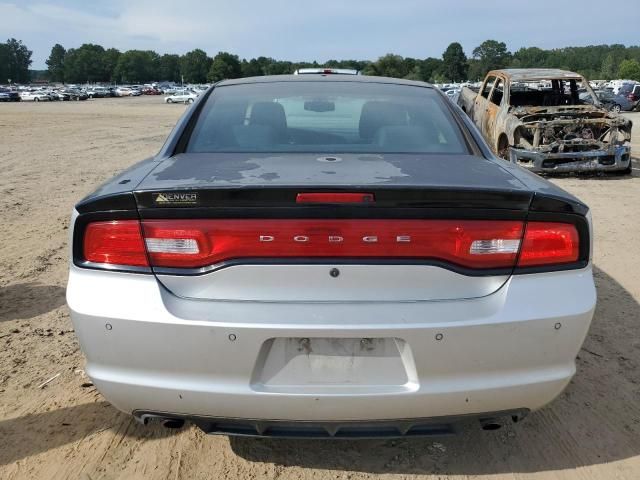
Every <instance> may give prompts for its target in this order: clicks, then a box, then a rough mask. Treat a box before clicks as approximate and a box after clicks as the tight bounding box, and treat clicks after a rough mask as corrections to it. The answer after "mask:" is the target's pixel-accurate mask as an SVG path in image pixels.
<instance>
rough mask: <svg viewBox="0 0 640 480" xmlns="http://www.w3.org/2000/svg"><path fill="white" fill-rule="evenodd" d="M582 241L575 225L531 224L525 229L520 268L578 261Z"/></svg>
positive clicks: (519, 260)
mask: <svg viewBox="0 0 640 480" xmlns="http://www.w3.org/2000/svg"><path fill="white" fill-rule="evenodd" d="M579 256H580V241H579V235H578V230H577V229H576V227H575V225H571V224H568V223H554V222H529V223H527V226H526V228H525V234H524V240H523V241H522V251H521V252H520V258H519V259H518V266H519V267H535V266H544V265H558V264H567V263H573V262H576V261H578V258H579Z"/></svg>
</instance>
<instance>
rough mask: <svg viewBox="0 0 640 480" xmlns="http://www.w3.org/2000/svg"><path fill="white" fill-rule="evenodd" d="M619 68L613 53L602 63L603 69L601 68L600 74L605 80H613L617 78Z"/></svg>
mask: <svg viewBox="0 0 640 480" xmlns="http://www.w3.org/2000/svg"><path fill="white" fill-rule="evenodd" d="M616 73H617V68H616V62H615V58H614V56H613V54H612V53H609V54H608V55H607V56H606V57H605V58H604V60H603V61H602V67H601V68H600V74H601V75H602V78H603V79H605V80H611V79H612V78H613V77H615V76H616Z"/></svg>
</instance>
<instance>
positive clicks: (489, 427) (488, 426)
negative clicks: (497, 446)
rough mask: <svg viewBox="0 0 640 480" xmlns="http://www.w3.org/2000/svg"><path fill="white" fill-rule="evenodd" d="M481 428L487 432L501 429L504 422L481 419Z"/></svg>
mask: <svg viewBox="0 0 640 480" xmlns="http://www.w3.org/2000/svg"><path fill="white" fill-rule="evenodd" d="M480 428H482V430H484V431H485V432H490V431H494V430H500V429H501V428H502V424H501V423H498V422H496V421H495V420H481V421H480Z"/></svg>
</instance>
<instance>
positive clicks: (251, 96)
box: [186, 81, 469, 153]
mask: <svg viewBox="0 0 640 480" xmlns="http://www.w3.org/2000/svg"><path fill="white" fill-rule="evenodd" d="M444 101H446V100H443V99H442V98H441V97H440V95H439V94H438V93H436V92H435V91H434V90H433V89H430V88H423V87H413V86H406V85H393V84H379V83H364V82H334V81H332V82H326V81H325V82H323V81H316V82H314V81H308V82H306V81H305V82H275V83H255V84H241V85H229V86H221V87H218V88H216V89H215V90H214V91H213V92H212V94H211V96H210V97H209V98H208V99H207V102H206V104H205V105H204V108H203V110H202V112H201V114H200V116H199V118H198V119H197V121H196V125H195V128H194V130H193V132H192V134H191V138H190V140H189V142H188V145H187V149H186V150H187V151H188V152H260V153H269V152H305V153H315V152H318V153H332V152H344V153H360V152H362V153H371V152H379V153H468V152H469V150H468V148H467V146H466V143H465V141H464V139H463V137H462V134H461V132H460V130H459V128H458V126H457V124H456V123H455V121H454V119H453V118H452V116H451V114H450V112H449V111H448V110H447V109H446V107H445V105H444V103H443V102H444Z"/></svg>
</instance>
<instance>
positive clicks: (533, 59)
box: [511, 47, 549, 68]
mask: <svg viewBox="0 0 640 480" xmlns="http://www.w3.org/2000/svg"><path fill="white" fill-rule="evenodd" d="M548 56H549V53H548V51H547V50H542V49H541V48H538V47H528V48H521V49H519V50H518V51H517V52H516V53H514V54H513V59H512V61H511V66H513V67H518V68H532V67H544V66H545V64H546V63H547V57H548Z"/></svg>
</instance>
